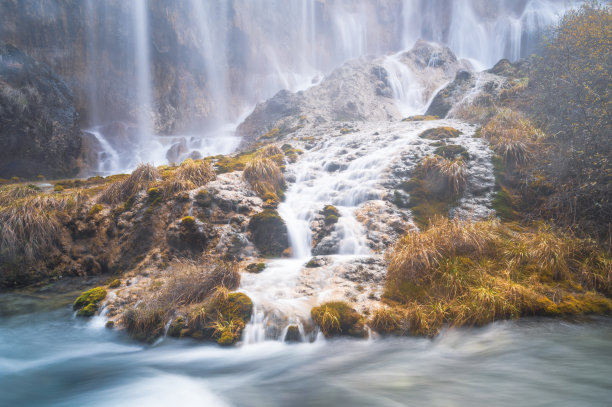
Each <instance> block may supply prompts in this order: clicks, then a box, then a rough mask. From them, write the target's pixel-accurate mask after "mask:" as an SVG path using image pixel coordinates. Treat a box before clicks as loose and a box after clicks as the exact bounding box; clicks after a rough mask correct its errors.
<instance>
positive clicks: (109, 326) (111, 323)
mask: <svg viewBox="0 0 612 407" xmlns="http://www.w3.org/2000/svg"><path fill="white" fill-rule="evenodd" d="M104 327H105V328H107V329H113V328H114V327H115V321H112V320H109V321H106V324H104Z"/></svg>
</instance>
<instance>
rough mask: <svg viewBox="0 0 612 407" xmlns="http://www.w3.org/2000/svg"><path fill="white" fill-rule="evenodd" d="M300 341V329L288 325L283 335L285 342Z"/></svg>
mask: <svg viewBox="0 0 612 407" xmlns="http://www.w3.org/2000/svg"><path fill="white" fill-rule="evenodd" d="M301 340H302V336H301V335H300V328H299V327H298V326H297V325H289V326H288V327H287V334H286V335H285V342H301Z"/></svg>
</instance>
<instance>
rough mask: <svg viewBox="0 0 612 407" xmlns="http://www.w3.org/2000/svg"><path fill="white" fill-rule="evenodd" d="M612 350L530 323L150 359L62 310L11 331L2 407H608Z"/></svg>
mask: <svg viewBox="0 0 612 407" xmlns="http://www.w3.org/2000/svg"><path fill="white" fill-rule="evenodd" d="M100 322H101V321H100ZM611 339H612V321H611V320H610V319H609V318H601V319H595V320H592V321H591V322H584V321H583V322H581V323H579V324H573V323H567V322H561V321H554V320H534V319H528V320H522V321H516V322H515V321H512V322H500V323H495V324H492V325H490V326H488V327H486V328H479V329H471V330H449V331H445V332H443V333H442V334H441V335H440V336H439V337H437V338H436V339H434V340H430V339H418V338H397V339H375V340H370V341H357V340H346V339H339V340H332V341H325V340H318V341H316V342H314V343H303V344H295V345H288V344H283V343H281V342H263V343H259V344H255V345H251V346H243V347H240V348H237V349H222V348H219V347H217V346H216V345H202V344H200V343H195V342H191V341H186V340H182V341H174V340H169V339H165V340H164V341H162V342H161V343H158V344H157V345H156V346H153V347H150V346H144V345H140V344H135V343H133V342H130V341H128V340H127V339H126V337H125V336H124V335H123V334H121V333H118V332H115V331H110V330H107V329H105V328H104V327H103V324H102V323H99V322H98V321H96V320H93V321H90V322H88V321H82V320H75V317H73V316H72V313H71V311H69V310H68V309H61V310H57V311H52V312H41V313H37V314H26V315H20V316H13V317H4V318H1V319H0V405H2V406H20V407H34V406H52V407H60V406H61V407H68V406H79V407H80V406H84V405H87V406H92V407H94V406H113V407H117V406H135V405H146V406H150V407H155V406H168V405H175V406H196V405H199V406H202V405H205V406H262V407H263V406H265V407H274V406H279V407H280V406H296V407H297V406H330V405H338V406H341V405H342V406H346V405H351V406H381V407H382V406H405V405H419V406H423V405H427V406H491V405H495V406H516V405H533V406H535V405H555V406H604V405H606V402H605V400H610V399H611V398H612V390H611V389H610V383H609V377H610V374H612V368H611V366H612V340H611Z"/></svg>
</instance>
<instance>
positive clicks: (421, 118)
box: [402, 115, 439, 122]
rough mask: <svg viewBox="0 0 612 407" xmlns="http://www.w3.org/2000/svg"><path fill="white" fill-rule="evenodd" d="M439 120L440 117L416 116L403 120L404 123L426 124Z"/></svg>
mask: <svg viewBox="0 0 612 407" xmlns="http://www.w3.org/2000/svg"><path fill="white" fill-rule="evenodd" d="M438 119H439V117H438V116H432V115H416V116H410V117H406V118H404V119H402V121H403V122H426V121H431V120H438Z"/></svg>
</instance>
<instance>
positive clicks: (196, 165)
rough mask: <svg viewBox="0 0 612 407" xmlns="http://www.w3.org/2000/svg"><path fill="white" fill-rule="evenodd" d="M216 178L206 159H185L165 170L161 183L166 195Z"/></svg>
mask: <svg viewBox="0 0 612 407" xmlns="http://www.w3.org/2000/svg"><path fill="white" fill-rule="evenodd" d="M215 178H216V173H215V170H214V169H213V167H212V166H211V165H210V164H209V163H208V162H206V161H202V160H195V161H194V160H192V159H190V158H189V159H187V160H185V161H184V162H183V163H182V164H181V165H179V166H178V167H177V168H176V169H174V170H171V171H167V172H166V173H165V174H164V179H163V181H162V183H161V188H162V190H163V191H164V195H165V196H166V197H168V196H171V195H174V194H176V193H177V192H182V191H189V190H192V189H195V188H198V187H200V186H202V185H206V184H207V183H208V182H210V181H212V180H214V179H215Z"/></svg>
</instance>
